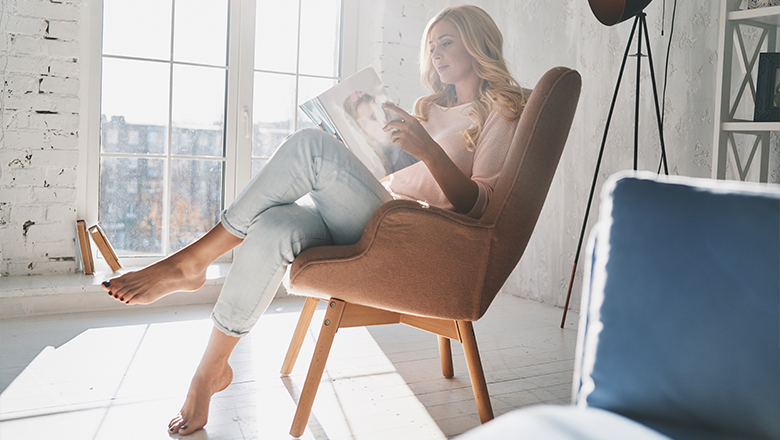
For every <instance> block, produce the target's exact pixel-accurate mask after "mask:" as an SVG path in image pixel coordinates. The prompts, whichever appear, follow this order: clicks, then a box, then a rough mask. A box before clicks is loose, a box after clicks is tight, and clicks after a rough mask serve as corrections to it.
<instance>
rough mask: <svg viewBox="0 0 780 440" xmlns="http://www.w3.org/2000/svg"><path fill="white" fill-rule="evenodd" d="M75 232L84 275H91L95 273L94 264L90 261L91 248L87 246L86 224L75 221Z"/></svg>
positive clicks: (82, 221)
mask: <svg viewBox="0 0 780 440" xmlns="http://www.w3.org/2000/svg"><path fill="white" fill-rule="evenodd" d="M76 230H77V231H78V235H79V250H80V251H81V262H82V263H83V265H84V274H85V275H92V274H93V273H95V263H94V262H93V261H92V247H91V246H90V244H89V235H88V234H87V222H85V221H84V220H76Z"/></svg>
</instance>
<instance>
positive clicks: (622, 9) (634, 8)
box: [561, 0, 669, 328]
mask: <svg viewBox="0 0 780 440" xmlns="http://www.w3.org/2000/svg"><path fill="white" fill-rule="evenodd" d="M651 1H652V0H588V3H590V9H591V11H593V15H595V16H596V18H597V19H598V20H599V21H600V22H601V23H602V24H604V25H606V26H612V25H615V24H618V23H621V22H623V21H626V20H628V19H629V18H631V17H634V27H633V28H632V29H631V36H629V37H628V43H627V44H626V52H625V53H624V54H623V62H622V63H621V65H620V73H619V74H618V79H617V83H616V84H615V93H614V94H613V95H612V104H611V105H610V106H609V114H608V116H607V123H606V125H605V126H604V137H603V138H602V140H601V149H600V150H599V157H598V160H597V161H596V170H595V171H594V173H593V183H591V186H590V195H589V196H588V205H587V207H586V208H585V218H584V219H583V221H582V230H581V231H580V238H579V241H578V243H577V252H576V254H575V255H574V266H573V267H572V269H571V279H570V280H569V291H568V293H567V294H566V305H564V307H563V318H562V319H561V328H563V326H564V324H565V322H566V313H567V312H568V310H569V300H570V299H571V289H572V286H573V285H574V274H575V272H576V271H577V262H578V261H579V258H580V251H581V250H582V239H583V237H584V236H585V228H586V226H587V224H588V214H589V213H590V205H591V203H592V202H593V192H594V190H595V189H596V180H597V179H598V175H599V168H600V167H601V159H602V157H603V155H604V146H605V145H606V143H607V133H609V123H610V122H611V121H612V113H613V112H614V110H615V101H616V100H617V95H618V90H619V89H620V81H621V80H622V79H623V71H624V69H625V67H626V60H627V59H628V56H629V55H628V52H629V49H630V48H631V43H632V42H633V40H634V34H635V33H636V32H637V29H638V33H639V35H638V38H637V52H636V95H635V96H634V102H635V107H634V170H636V169H637V157H638V151H639V81H640V73H641V70H642V56H644V55H643V54H642V38H643V37H644V40H645V44H646V46H647V59H648V63H649V64H650V80H651V82H652V84H653V98H654V101H655V115H656V119H657V121H658V133H659V135H660V137H661V161H662V162H663V167H664V173H665V174H669V168H668V166H667V165H666V148H665V146H664V130H663V121H662V120H661V109H660V107H659V106H658V89H657V87H656V83H655V71H654V69H653V55H652V52H651V51H650V38H649V37H648V35H647V34H648V32H647V19H646V14H645V13H644V9H645V7H646V6H647V5H648V4H650V2H651Z"/></svg>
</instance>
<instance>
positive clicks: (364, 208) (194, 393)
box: [103, 6, 525, 435]
mask: <svg viewBox="0 0 780 440" xmlns="http://www.w3.org/2000/svg"><path fill="white" fill-rule="evenodd" d="M502 44H503V41H502V36H501V33H500V31H499V30H498V28H497V27H496V25H495V23H494V22H493V20H492V19H491V18H490V16H489V15H487V14H486V13H485V12H484V11H483V10H482V9H479V8H477V7H475V6H459V7H456V8H448V9H445V10H443V11H442V12H440V13H439V14H438V15H437V16H436V17H434V18H433V19H432V20H431V21H430V23H429V24H428V26H427V28H426V31H425V34H424V38H423V40H422V50H421V56H420V61H421V67H422V69H421V70H422V81H423V83H424V84H425V86H426V87H428V88H429V89H430V90H431V91H432V94H431V95H428V96H425V97H423V98H420V99H419V100H418V101H417V103H416V104H415V113H416V115H417V116H411V115H409V114H408V113H406V112H405V111H403V110H402V109H400V108H398V107H396V106H394V105H392V104H385V108H386V109H387V110H388V111H391V112H394V113H396V114H397V115H398V116H399V117H400V119H401V120H399V121H392V122H390V123H388V124H387V125H386V126H385V127H384V130H385V131H387V132H390V133H391V140H392V142H395V143H396V144H398V145H399V146H400V147H401V148H402V149H403V150H405V151H407V152H409V153H411V154H412V155H414V156H416V157H418V158H420V161H419V162H417V163H416V164H414V165H411V166H409V167H407V168H405V169H403V170H401V171H399V172H397V173H395V174H393V175H391V176H390V177H391V178H390V179H389V181H388V182H386V183H385V185H386V186H383V184H382V183H380V182H378V181H377V180H376V179H375V178H374V177H373V176H372V175H371V173H370V172H369V171H368V170H367V169H366V168H365V167H364V166H363V164H362V163H361V162H360V161H358V160H357V159H356V158H355V156H354V155H353V154H352V153H350V152H349V150H347V149H346V147H344V146H343V144H341V143H340V142H338V141H336V140H335V139H333V138H332V137H330V136H328V135H326V134H325V133H323V132H322V131H319V130H301V131H299V132H297V133H295V134H293V135H292V136H290V137H289V138H288V139H287V140H285V142H284V143H282V145H280V146H279V148H278V149H277V151H276V152H275V153H274V155H273V156H272V157H271V159H270V160H269V161H268V163H267V164H266V166H265V167H263V169H262V170H261V171H260V172H259V173H258V174H257V175H256V176H255V177H254V178H253V179H252V181H251V182H250V183H249V184H248V185H247V187H246V188H245V189H244V190H243V191H242V192H241V194H240V195H239V196H238V197H237V198H236V200H235V201H234V202H233V203H232V204H231V205H230V207H229V208H228V209H226V210H225V211H224V212H223V213H222V214H221V216H220V222H219V223H218V224H217V225H216V226H215V227H214V228H213V229H212V230H210V231H209V232H208V233H206V234H205V235H204V236H202V237H201V238H199V239H198V240H196V241H195V242H193V243H192V244H190V245H189V246H187V247H186V248H184V249H182V250H180V251H178V252H176V253H175V254H172V255H170V256H169V257H167V258H165V259H163V260H161V261H159V262H157V263H154V264H152V265H151V266H148V267H146V268H144V269H141V270H139V271H137V272H130V273H127V274H124V275H122V276H120V277H117V278H113V279H111V280H109V281H106V282H105V283H103V284H104V288H105V289H106V290H108V294H109V295H111V296H113V297H114V298H116V299H117V300H119V301H123V302H125V303H127V304H147V303H151V302H153V301H156V300H157V299H159V298H161V297H162V296H164V295H166V294H168V293H171V292H174V291H177V290H196V289H198V288H200V287H201V286H203V284H204V283H205V279H206V278H205V274H206V269H207V268H208V266H209V264H210V263H212V262H213V261H214V260H215V259H217V258H218V257H219V256H220V255H222V254H224V253H225V252H227V251H229V250H231V249H233V248H234V247H235V246H237V245H238V244H243V246H241V249H240V251H239V252H238V254H237V255H236V257H235V259H234V261H233V264H232V266H231V269H230V273H229V274H228V276H227V279H226V280H225V284H224V286H223V288H222V292H221V294H220V297H219V299H218V301H217V303H216V305H215V306H214V311H213V312H212V320H213V322H214V329H213V330H212V333H211V337H210V339H209V342H208V345H207V347H206V350H205V353H204V354H203V358H202V359H201V362H200V364H199V365H198V368H197V370H196V372H195V376H194V377H193V378H192V382H191V384H190V389H189V392H188V393H187V398H186V400H185V403H184V406H183V407H182V409H181V411H180V412H179V414H178V415H177V416H176V417H174V418H173V420H171V423H170V424H169V432H170V433H178V434H183V435H186V434H190V433H192V432H193V431H195V430H197V429H200V428H202V427H203V426H204V425H205V424H206V421H207V416H208V409H209V402H210V399H211V396H212V395H213V394H214V393H216V392H218V391H221V390H223V389H225V388H226V387H227V386H228V385H229V384H230V382H231V380H232V377H233V372H232V370H231V368H230V366H229V365H228V357H229V356H230V353H231V352H232V351H233V348H234V347H235V346H236V343H237V342H238V340H239V338H240V337H241V336H242V335H244V334H246V333H248V332H249V330H250V329H251V328H252V326H253V325H254V324H255V322H256V321H257V319H258V318H259V317H260V315H262V314H263V312H264V311H265V310H266V308H267V307H268V305H269V304H270V302H271V300H272V299H273V297H274V294H275V292H276V290H277V288H278V286H279V283H280V282H281V279H282V276H283V274H284V272H285V268H286V266H287V265H288V264H290V263H291V262H292V260H293V259H294V258H295V256H296V255H298V254H299V253H300V252H301V251H303V250H304V249H306V248H308V247H312V246H321V245H330V244H336V245H346V244H352V243H355V242H357V241H358V240H359V238H360V236H361V234H362V232H363V230H364V228H365V226H366V224H367V222H368V220H369V218H370V217H371V215H372V214H373V212H374V211H375V210H376V209H377V208H378V207H379V206H380V205H382V204H383V203H386V202H388V201H390V200H393V199H394V198H409V199H415V200H423V201H425V202H427V203H429V204H430V205H432V206H438V207H441V208H445V209H450V210H454V211H457V212H460V213H464V214H467V215H470V216H473V217H479V216H480V215H482V212H484V210H485V208H486V206H487V203H488V200H489V199H490V194H491V193H492V188H493V185H494V184H495V182H496V180H497V179H498V174H499V172H500V170H501V166H502V164H503V161H504V158H505V157H506V152H507V150H508V148H509V144H510V140H511V135H512V133H514V129H515V127H516V125H517V121H518V118H519V115H520V112H521V111H522V107H523V105H524V102H525V99H524V96H523V93H522V90H521V89H520V88H519V87H518V86H517V83H516V81H515V80H514V79H513V78H512V77H511V75H510V74H509V72H508V70H507V67H506V64H505V62H504V59H503V55H502V52H501V50H502Z"/></svg>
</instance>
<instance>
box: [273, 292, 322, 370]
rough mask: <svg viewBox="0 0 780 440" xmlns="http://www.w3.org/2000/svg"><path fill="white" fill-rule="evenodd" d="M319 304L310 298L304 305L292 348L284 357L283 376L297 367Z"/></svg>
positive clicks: (317, 300) (291, 343)
mask: <svg viewBox="0 0 780 440" xmlns="http://www.w3.org/2000/svg"><path fill="white" fill-rule="evenodd" d="M318 302H320V300H319V299H317V298H312V297H308V298H306V302H305V303H303V310H301V316H300V317H299V318H298V325H296V326H295V332H293V337H292V341H290V348H288V349H287V356H285V357H284V363H283V364H282V376H287V375H289V374H290V373H291V372H292V369H293V367H294V366H295V360H296V359H298V353H299V352H300V351H301V346H302V345H303V340H304V339H306V331H307V330H309V324H310V323H311V318H312V316H314V310H316V309H317V303H318Z"/></svg>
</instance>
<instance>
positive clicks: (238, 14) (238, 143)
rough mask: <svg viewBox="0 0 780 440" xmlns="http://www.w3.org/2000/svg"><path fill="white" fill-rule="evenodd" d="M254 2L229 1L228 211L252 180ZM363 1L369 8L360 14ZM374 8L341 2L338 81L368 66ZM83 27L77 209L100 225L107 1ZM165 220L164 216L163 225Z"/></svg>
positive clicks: (87, 8)
mask: <svg viewBox="0 0 780 440" xmlns="http://www.w3.org/2000/svg"><path fill="white" fill-rule="evenodd" d="M281 1H291V0H281ZM292 1H299V5H300V0H292ZM255 2H256V0H229V3H228V4H229V15H228V17H229V19H228V20H229V24H228V32H229V35H228V38H229V41H230V42H231V43H230V50H229V54H228V67H227V69H228V88H227V111H226V114H225V139H226V140H225V142H226V145H225V159H224V160H225V173H224V184H223V193H224V206H225V207H227V206H228V205H229V204H230V203H231V202H232V201H233V200H234V199H235V197H236V196H237V195H238V193H239V192H240V191H241V189H242V188H243V187H244V186H246V184H247V183H248V182H249V180H250V179H251V172H252V164H251V157H252V121H253V119H252V109H253V103H252V99H253V88H254V87H253V86H254V44H255V37H254V34H255ZM361 3H364V4H365V7H364V8H362V11H361V7H360V6H361ZM370 7H371V5H370V0H342V17H341V20H342V35H341V41H340V44H341V49H340V58H341V59H340V74H341V76H340V77H339V79H341V78H344V77H346V76H349V75H351V74H352V73H354V72H356V71H357V70H358V68H362V67H363V66H365V65H366V64H367V60H368V56H367V53H366V52H367V50H366V48H367V43H366V38H361V37H360V36H361V35H363V36H365V35H367V29H361V26H360V23H361V21H364V20H362V19H364V18H365V17H363V16H362V15H365V14H367V13H368V12H369V10H370ZM361 12H362V14H361ZM80 23H81V30H80V32H81V41H82V42H84V43H83V44H82V45H81V48H82V49H81V74H80V80H81V91H80V94H81V97H82V100H81V123H80V127H79V132H80V133H83V134H85V135H83V136H81V137H80V147H79V153H80V155H79V167H78V170H79V172H78V174H79V176H78V183H77V200H76V209H77V215H78V216H79V218H84V219H85V220H86V222H87V223H88V224H89V225H92V224H96V223H97V222H98V193H99V179H100V174H99V173H100V170H99V165H100V118H101V116H100V94H101V66H102V40H103V38H102V26H103V1H102V0H85V2H84V3H83V7H82V10H81V20H80ZM364 26H365V25H364ZM299 33H300V29H299ZM233 42H235V43H233ZM296 75H298V73H297V72H296ZM300 76H306V75H300ZM167 220H168V219H167V218H166V219H165V221H166V222H167ZM92 252H93V259H94V260H95V262H96V264H97V267H98V268H100V267H105V268H107V267H108V265H107V264H106V263H105V260H103V259H102V256H99V255H98V252H97V250H96V249H94V247H93V250H92ZM159 258H160V257H131V258H123V264H124V265H126V266H127V265H129V266H133V267H135V266H144V265H147V264H150V263H152V262H154V261H156V260H158V259H159ZM232 258H233V252H230V253H228V254H226V255H225V256H223V257H221V258H220V259H218V260H217V262H230V261H232Z"/></svg>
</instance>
